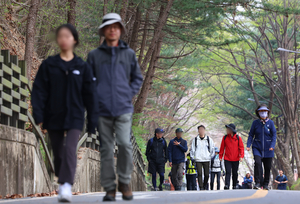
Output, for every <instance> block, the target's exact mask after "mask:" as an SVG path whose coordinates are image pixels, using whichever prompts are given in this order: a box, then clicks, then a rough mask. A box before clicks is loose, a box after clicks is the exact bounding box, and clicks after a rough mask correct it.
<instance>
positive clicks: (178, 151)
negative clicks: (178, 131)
mask: <svg viewBox="0 0 300 204" xmlns="http://www.w3.org/2000/svg"><path fill="white" fill-rule="evenodd" d="M175 140H176V141H177V142H180V144H179V145H178V146H176V145H174V141H175ZM187 150H188V147H187V142H186V140H184V139H182V138H180V139H178V138H177V137H175V138H174V139H172V140H171V141H170V143H169V146H168V153H169V162H172V163H173V164H179V163H182V162H185V152H186V151H187Z"/></svg>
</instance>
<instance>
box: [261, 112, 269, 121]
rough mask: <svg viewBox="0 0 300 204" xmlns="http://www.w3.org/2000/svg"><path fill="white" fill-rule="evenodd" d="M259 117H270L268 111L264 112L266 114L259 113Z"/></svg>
mask: <svg viewBox="0 0 300 204" xmlns="http://www.w3.org/2000/svg"><path fill="white" fill-rule="evenodd" d="M259 116H260V117H261V118H263V119H265V118H267V117H268V112H267V111H264V112H259Z"/></svg>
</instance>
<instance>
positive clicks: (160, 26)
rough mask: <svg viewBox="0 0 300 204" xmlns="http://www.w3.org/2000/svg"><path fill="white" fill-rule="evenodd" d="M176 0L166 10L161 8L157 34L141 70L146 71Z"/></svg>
mask: <svg viewBox="0 0 300 204" xmlns="http://www.w3.org/2000/svg"><path fill="white" fill-rule="evenodd" d="M173 2H174V0H169V1H168V3H167V6H166V7H165V8H164V6H163V5H162V6H161V11H160V15H159V17H158V20H157V24H156V28H155V32H154V35H153V38H152V40H151V43H150V45H149V48H148V51H147V54H146V56H145V58H144V60H143V63H142V64H141V69H142V70H145V69H146V66H147V64H148V63H149V61H150V59H151V56H152V54H153V51H154V49H155V46H156V44H157V43H158V39H159V37H160V34H161V32H162V29H163V27H164V26H165V24H166V22H167V19H168V16H169V12H170V10H171V7H172V5H173Z"/></svg>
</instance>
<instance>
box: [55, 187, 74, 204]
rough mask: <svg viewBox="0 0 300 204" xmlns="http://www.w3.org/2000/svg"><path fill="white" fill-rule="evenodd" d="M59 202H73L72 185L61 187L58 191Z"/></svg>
mask: <svg viewBox="0 0 300 204" xmlns="http://www.w3.org/2000/svg"><path fill="white" fill-rule="evenodd" d="M58 192H59V193H58V202H60V203H70V202H71V201H72V185H71V184H69V183H67V182H66V183H64V184H62V185H60V186H59V191H58Z"/></svg>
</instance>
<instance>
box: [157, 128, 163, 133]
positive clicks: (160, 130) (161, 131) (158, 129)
mask: <svg viewBox="0 0 300 204" xmlns="http://www.w3.org/2000/svg"><path fill="white" fill-rule="evenodd" d="M155 133H165V131H164V130H163V129H161V128H156V129H155Z"/></svg>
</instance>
